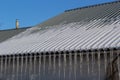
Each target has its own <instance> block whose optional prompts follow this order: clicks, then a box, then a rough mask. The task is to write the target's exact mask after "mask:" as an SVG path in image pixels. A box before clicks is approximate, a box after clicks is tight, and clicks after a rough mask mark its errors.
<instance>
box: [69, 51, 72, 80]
mask: <svg viewBox="0 0 120 80" xmlns="http://www.w3.org/2000/svg"><path fill="white" fill-rule="evenodd" d="M71 74H72V53H71V52H70V53H69V80H70V79H71Z"/></svg>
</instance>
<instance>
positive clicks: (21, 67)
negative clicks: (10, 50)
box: [20, 55, 24, 80]
mask: <svg viewBox="0 0 120 80" xmlns="http://www.w3.org/2000/svg"><path fill="white" fill-rule="evenodd" d="M23 58H24V56H23V55H22V56H21V69H20V70H21V71H20V73H21V80H23Z"/></svg>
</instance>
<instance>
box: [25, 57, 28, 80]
mask: <svg viewBox="0 0 120 80" xmlns="http://www.w3.org/2000/svg"><path fill="white" fill-rule="evenodd" d="M27 68H28V55H25V74H26V78H27V79H28V74H27Z"/></svg>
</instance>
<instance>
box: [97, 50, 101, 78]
mask: <svg viewBox="0 0 120 80" xmlns="http://www.w3.org/2000/svg"><path fill="white" fill-rule="evenodd" d="M100 60H101V59H100V50H98V76H99V77H98V80H100V79H101V78H100V75H101V73H100V62H101V61H100Z"/></svg>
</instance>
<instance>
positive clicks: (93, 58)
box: [91, 51, 95, 75]
mask: <svg viewBox="0 0 120 80" xmlns="http://www.w3.org/2000/svg"><path fill="white" fill-rule="evenodd" d="M91 55H92V75H94V64H95V63H94V62H95V61H94V60H95V57H94V56H95V55H94V51H92V53H91Z"/></svg>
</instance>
